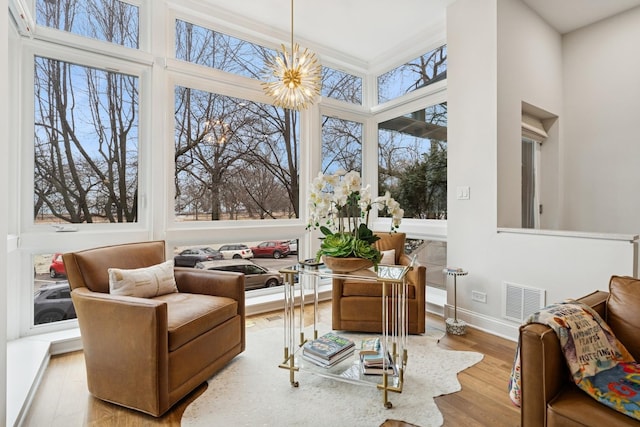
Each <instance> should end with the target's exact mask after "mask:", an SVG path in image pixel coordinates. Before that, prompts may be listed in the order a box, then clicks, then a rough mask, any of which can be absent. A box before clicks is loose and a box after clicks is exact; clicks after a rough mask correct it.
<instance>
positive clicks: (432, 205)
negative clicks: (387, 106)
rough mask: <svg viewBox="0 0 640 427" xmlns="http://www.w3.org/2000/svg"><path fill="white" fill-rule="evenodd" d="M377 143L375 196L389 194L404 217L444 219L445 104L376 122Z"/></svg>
mask: <svg viewBox="0 0 640 427" xmlns="http://www.w3.org/2000/svg"><path fill="white" fill-rule="evenodd" d="M378 143H379V147H378V148H379V166H378V184H379V194H384V193H385V192H386V191H389V192H390V193H391V196H392V197H393V198H394V199H396V200H397V201H398V202H399V203H400V206H402V208H403V209H404V217H405V218H420V219H446V218H447V104H446V103H443V104H438V105H433V106H431V107H427V108H425V109H423V110H418V111H415V112H413V113H411V114H408V115H406V116H400V117H396V118H393V119H391V120H387V121H386V122H382V123H380V124H379V125H378ZM381 216H387V215H386V214H385V213H381Z"/></svg>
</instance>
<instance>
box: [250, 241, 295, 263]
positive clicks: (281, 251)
mask: <svg viewBox="0 0 640 427" xmlns="http://www.w3.org/2000/svg"><path fill="white" fill-rule="evenodd" d="M251 251H252V252H253V256H254V257H256V258H258V257H269V258H275V259H278V258H282V257H285V256H287V255H289V251H290V249H289V241H288V240H267V241H266V242H262V243H260V244H259V245H258V246H252V247H251Z"/></svg>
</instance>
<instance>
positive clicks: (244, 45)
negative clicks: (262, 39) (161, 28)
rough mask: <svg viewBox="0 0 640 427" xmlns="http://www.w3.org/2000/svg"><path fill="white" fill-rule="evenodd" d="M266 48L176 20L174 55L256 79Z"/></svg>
mask: <svg viewBox="0 0 640 427" xmlns="http://www.w3.org/2000/svg"><path fill="white" fill-rule="evenodd" d="M275 55H277V52H276V51H274V50H273V49H268V48H266V47H262V46H259V45H256V44H254V43H250V42H247V41H244V40H241V39H237V38H235V37H231V36H228V35H226V34H222V33H219V32H217V31H213V30H210V29H208V28H204V27H200V26H198V25H195V24H191V23H189V22H185V21H181V20H176V59H180V60H183V61H187V62H191V63H194V64H198V65H204V66H206V67H211V68H216V69H218V70H222V71H226V72H228V73H234V74H238V75H240V76H244V77H249V78H253V79H260V77H261V75H262V73H263V72H264V69H265V59H266V58H269V57H272V56H275Z"/></svg>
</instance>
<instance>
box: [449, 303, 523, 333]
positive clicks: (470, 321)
mask: <svg viewBox="0 0 640 427" xmlns="http://www.w3.org/2000/svg"><path fill="white" fill-rule="evenodd" d="M453 309H454V307H453V306H452V305H449V304H447V305H446V306H445V307H444V312H445V313H447V317H453V311H454V310H453ZM457 312H458V319H461V320H464V321H465V322H466V323H467V325H469V327H472V328H475V329H478V330H481V331H483V332H487V333H489V334H492V335H495V336H498V337H500V338H504V339H506V340H509V341H518V329H519V327H520V325H516V324H514V323H512V322H509V321H507V320H501V319H497V318H495V317H489V316H485V315H483V314H480V313H476V312H474V311H470V310H466V309H463V308H460V307H458V310H457ZM443 317H444V315H443Z"/></svg>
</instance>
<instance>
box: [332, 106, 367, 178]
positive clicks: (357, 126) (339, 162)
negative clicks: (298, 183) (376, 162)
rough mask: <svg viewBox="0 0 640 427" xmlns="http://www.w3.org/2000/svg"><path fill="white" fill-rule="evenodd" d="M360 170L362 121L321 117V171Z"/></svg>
mask: <svg viewBox="0 0 640 427" xmlns="http://www.w3.org/2000/svg"><path fill="white" fill-rule="evenodd" d="M340 169H344V170H345V171H352V170H353V171H358V172H362V123H358V122H352V121H349V120H342V119H338V118H335V117H326V116H323V117H322V173H324V174H333V173H336V171H338V170H340Z"/></svg>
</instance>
